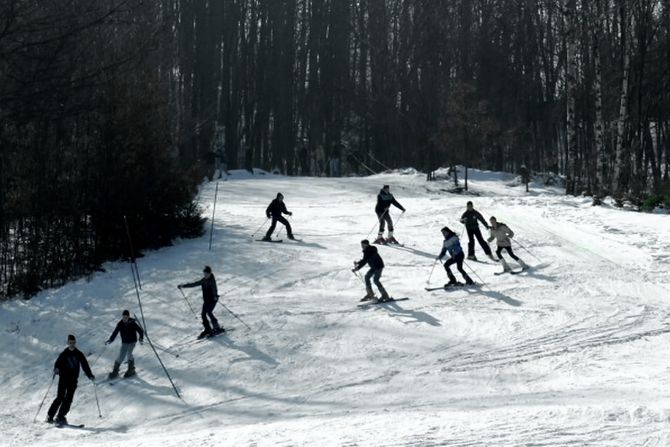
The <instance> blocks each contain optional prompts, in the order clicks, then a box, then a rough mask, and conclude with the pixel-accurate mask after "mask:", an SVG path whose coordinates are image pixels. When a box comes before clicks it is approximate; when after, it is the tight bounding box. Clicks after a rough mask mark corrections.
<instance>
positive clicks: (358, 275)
mask: <svg viewBox="0 0 670 447" xmlns="http://www.w3.org/2000/svg"><path fill="white" fill-rule="evenodd" d="M354 264H356V261H354ZM351 272H352V273H353V274H354V275H356V278H358V279H359V280H360V281H361V282H362V283H363V284H365V281H364V280H363V277H362V276H361V274H360V273H358V270H352V271H351Z"/></svg>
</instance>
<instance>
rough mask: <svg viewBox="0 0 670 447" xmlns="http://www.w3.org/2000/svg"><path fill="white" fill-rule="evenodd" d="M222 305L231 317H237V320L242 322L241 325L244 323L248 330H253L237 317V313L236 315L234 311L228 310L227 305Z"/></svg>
mask: <svg viewBox="0 0 670 447" xmlns="http://www.w3.org/2000/svg"><path fill="white" fill-rule="evenodd" d="M221 305H222V306H223V308H224V309H226V310H227V311H228V312H229V313H230V315H232V316H233V317H235V318H237V319H238V320H240V323H242V324H243V325H245V326H246V327H247V329H249V330H251V328H250V327H249V325H248V324H247V323H245V322H244V321H243V320H242V319H241V318H240V317H238V316H237V315H235V313H234V312H233V311H232V310H230V309H228V308H227V307H226V305H225V304H223V303H221Z"/></svg>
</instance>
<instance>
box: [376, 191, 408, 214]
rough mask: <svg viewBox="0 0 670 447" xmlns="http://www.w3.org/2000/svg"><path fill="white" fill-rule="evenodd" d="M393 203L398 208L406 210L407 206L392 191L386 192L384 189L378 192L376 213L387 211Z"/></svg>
mask: <svg viewBox="0 0 670 447" xmlns="http://www.w3.org/2000/svg"><path fill="white" fill-rule="evenodd" d="M391 205H395V206H396V208H399V209H401V210H403V211H405V208H403V207H402V205H401V204H399V203H398V201H397V200H396V199H395V197H393V194H391V193H390V192H385V191H384V190H383V189H381V190H380V191H379V194H377V206H375V213H377V214H382V213H383V212H384V211H387V210H388V209H389V208H390V207H391Z"/></svg>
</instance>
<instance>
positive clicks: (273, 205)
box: [265, 199, 288, 217]
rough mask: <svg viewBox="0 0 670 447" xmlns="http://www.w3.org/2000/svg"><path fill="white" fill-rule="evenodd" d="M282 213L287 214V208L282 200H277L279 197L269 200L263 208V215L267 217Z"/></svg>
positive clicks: (277, 215)
mask: <svg viewBox="0 0 670 447" xmlns="http://www.w3.org/2000/svg"><path fill="white" fill-rule="evenodd" d="M282 214H288V210H287V209H286V204H285V203H284V201H283V200H282V201H279V199H274V200H273V201H272V202H270V205H268V207H267V209H266V210H265V215H266V216H268V217H279V216H281V215H282Z"/></svg>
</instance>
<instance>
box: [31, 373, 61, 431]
mask: <svg viewBox="0 0 670 447" xmlns="http://www.w3.org/2000/svg"><path fill="white" fill-rule="evenodd" d="M55 378H56V374H52V375H51V382H49V387H48V388H47V392H46V393H44V397H43V398H42V402H40V406H39V408H37V413H35V417H34V418H33V423H34V422H35V421H36V420H37V415H38V414H40V411H41V410H42V406H43V405H44V401H45V400H47V396H48V395H49V391H51V386H52V385H53V384H54V379H55Z"/></svg>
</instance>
